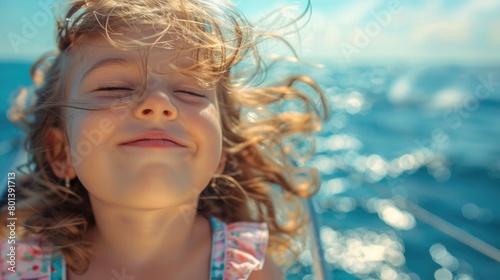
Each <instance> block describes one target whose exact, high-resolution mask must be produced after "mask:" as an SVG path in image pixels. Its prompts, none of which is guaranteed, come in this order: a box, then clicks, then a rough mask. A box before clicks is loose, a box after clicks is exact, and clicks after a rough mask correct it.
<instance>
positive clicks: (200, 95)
mask: <svg viewBox="0 0 500 280" xmlns="http://www.w3.org/2000/svg"><path fill="white" fill-rule="evenodd" d="M174 92H180V93H186V94H188V95H192V96H196V97H207V96H206V95H205V94H200V93H196V92H192V91H187V90H176V91H174Z"/></svg>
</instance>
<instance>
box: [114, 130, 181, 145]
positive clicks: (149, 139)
mask: <svg viewBox="0 0 500 280" xmlns="http://www.w3.org/2000/svg"><path fill="white" fill-rule="evenodd" d="M120 146H132V147H146V148H148V147H149V148H175V147H182V148H185V147H186V145H184V144H183V143H182V142H181V141H180V140H178V139H176V138H175V137H173V136H172V135H169V134H166V133H163V132H159V131H149V132H145V133H141V134H139V135H137V136H135V137H132V138H130V139H128V140H126V141H124V142H122V143H120Z"/></svg>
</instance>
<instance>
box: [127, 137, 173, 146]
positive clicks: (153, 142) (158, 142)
mask: <svg viewBox="0 0 500 280" xmlns="http://www.w3.org/2000/svg"><path fill="white" fill-rule="evenodd" d="M121 145H122V146H130V147H144V148H180V147H182V146H181V145H179V144H177V143H175V142H172V141H170V140H165V139H141V140H137V141H132V142H128V143H123V144H121Z"/></svg>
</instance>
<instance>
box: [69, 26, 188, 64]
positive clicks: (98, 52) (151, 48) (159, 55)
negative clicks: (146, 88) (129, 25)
mask: <svg viewBox="0 0 500 280" xmlns="http://www.w3.org/2000/svg"><path fill="white" fill-rule="evenodd" d="M139 36H141V37H140V38H139ZM143 38H144V35H143V34H132V35H130V34H127V35H126V36H124V37H123V38H115V39H114V42H110V41H109V39H108V38H106V37H104V36H103V35H93V36H86V37H84V38H79V39H78V41H77V43H76V44H75V46H74V47H73V48H72V50H71V53H72V54H71V57H72V62H71V64H72V66H73V67H72V68H73V70H74V73H75V74H76V73H86V72H88V71H89V70H91V69H92V68H93V67H94V66H95V65H96V64H99V63H101V62H104V63H106V62H112V61H115V62H117V64H120V63H123V62H128V63H131V64H137V65H138V66H141V67H144V66H146V65H147V68H148V69H153V70H154V71H165V70H169V71H171V70H172V66H173V65H175V66H174V67H179V68H184V67H187V66H189V64H190V63H191V62H192V59H190V56H189V55H188V53H187V52H186V51H181V50H179V48H178V47H177V46H179V43H178V42H177V43H176V40H175V39H174V38H172V36H170V35H163V36H162V37H161V38H160V39H161V40H160V42H161V43H158V44H154V42H155V41H153V40H154V38H151V39H147V40H151V42H143V43H145V44H144V45H141V44H123V43H121V42H124V41H125V39H126V41H129V42H130V41H131V40H141V41H143ZM157 41H158V40H157ZM132 42H133V41H132Z"/></svg>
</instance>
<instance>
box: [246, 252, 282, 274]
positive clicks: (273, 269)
mask: <svg viewBox="0 0 500 280" xmlns="http://www.w3.org/2000/svg"><path fill="white" fill-rule="evenodd" d="M261 279H262V280H265V279H273V280H274V279H276V280H282V279H285V277H284V275H283V272H282V271H281V269H280V268H279V266H278V265H277V264H276V263H275V262H274V261H273V258H272V257H271V256H270V255H266V260H265V262H264V266H263V267H262V269H261V270H256V271H254V272H252V274H250V277H249V278H248V280H261Z"/></svg>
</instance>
